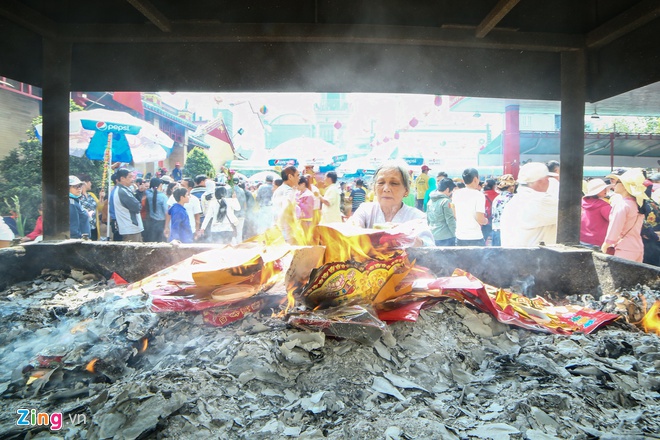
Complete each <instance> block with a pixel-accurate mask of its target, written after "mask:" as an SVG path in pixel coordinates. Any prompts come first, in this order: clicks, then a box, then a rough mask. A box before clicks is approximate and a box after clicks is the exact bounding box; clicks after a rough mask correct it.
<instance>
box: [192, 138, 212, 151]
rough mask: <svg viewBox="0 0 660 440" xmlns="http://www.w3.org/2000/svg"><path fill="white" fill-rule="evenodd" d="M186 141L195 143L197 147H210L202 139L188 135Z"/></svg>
mask: <svg viewBox="0 0 660 440" xmlns="http://www.w3.org/2000/svg"><path fill="white" fill-rule="evenodd" d="M188 143H191V144H193V145H197V146H198V147H202V148H206V149H207V150H208V149H210V148H211V145H209V144H207V143H206V142H204V141H203V140H201V139H199V138H196V137H193V136H190V137H188Z"/></svg>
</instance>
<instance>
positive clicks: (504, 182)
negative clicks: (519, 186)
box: [497, 174, 516, 189]
mask: <svg viewBox="0 0 660 440" xmlns="http://www.w3.org/2000/svg"><path fill="white" fill-rule="evenodd" d="M515 185H516V179H514V178H513V175H512V174H503V175H501V176H500V177H498V178H497V187H498V188H499V189H504V188H508V187H510V186H515Z"/></svg>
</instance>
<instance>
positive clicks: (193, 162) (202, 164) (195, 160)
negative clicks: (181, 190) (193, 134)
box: [183, 147, 215, 178]
mask: <svg viewBox="0 0 660 440" xmlns="http://www.w3.org/2000/svg"><path fill="white" fill-rule="evenodd" d="M200 174H205V175H206V176H208V177H210V178H214V177H215V167H214V166H213V162H211V159H209V157H208V156H207V155H206V153H205V152H204V150H202V149H201V148H199V147H195V148H193V149H192V150H191V151H190V152H189V153H188V156H187V157H186V164H185V166H184V167H183V175H184V176H186V177H192V178H195V176H198V175H200Z"/></svg>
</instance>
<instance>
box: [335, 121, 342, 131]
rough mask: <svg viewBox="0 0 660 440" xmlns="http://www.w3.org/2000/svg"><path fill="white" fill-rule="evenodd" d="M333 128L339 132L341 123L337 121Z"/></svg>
mask: <svg viewBox="0 0 660 440" xmlns="http://www.w3.org/2000/svg"><path fill="white" fill-rule="evenodd" d="M335 128H336V129H337V130H339V129H340V128H341V122H339V121H337V122H335Z"/></svg>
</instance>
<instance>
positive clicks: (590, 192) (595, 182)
mask: <svg viewBox="0 0 660 440" xmlns="http://www.w3.org/2000/svg"><path fill="white" fill-rule="evenodd" d="M606 188H609V185H608V184H607V183H605V181H604V180H603V179H591V180H590V181H588V182H587V191H586V192H585V193H584V195H585V196H588V197H592V196H597V195H598V194H600V192H601V191H602V190H604V189H606Z"/></svg>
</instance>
